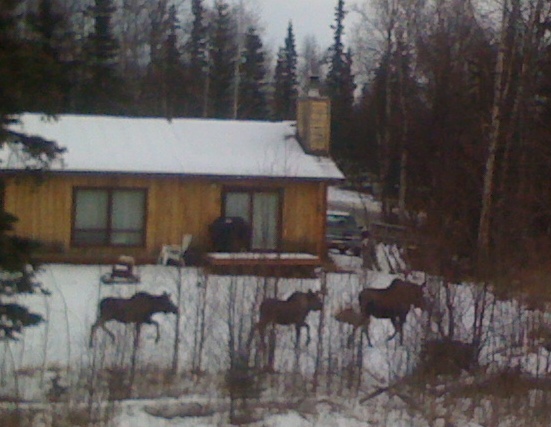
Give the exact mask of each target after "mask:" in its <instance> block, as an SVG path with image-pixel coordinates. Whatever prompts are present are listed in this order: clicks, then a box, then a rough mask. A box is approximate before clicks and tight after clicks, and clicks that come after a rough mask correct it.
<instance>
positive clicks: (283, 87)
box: [273, 22, 298, 120]
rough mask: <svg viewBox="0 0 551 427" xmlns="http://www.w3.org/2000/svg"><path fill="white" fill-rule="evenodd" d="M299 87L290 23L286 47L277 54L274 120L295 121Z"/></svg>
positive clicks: (290, 24) (293, 37) (293, 38)
mask: <svg viewBox="0 0 551 427" xmlns="http://www.w3.org/2000/svg"><path fill="white" fill-rule="evenodd" d="M297 87H298V83H297V51H296V46H295V35H294V33H293V24H292V23H291V22H289V26H288V27H287V36H286V38H285V46H284V47H282V48H280V49H279V52H278V54H277V64H276V69H275V75H274V99H273V115H274V119H276V120H293V119H295V118H296V102H297V96H298V89H297Z"/></svg>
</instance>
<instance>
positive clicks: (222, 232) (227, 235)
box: [209, 216, 251, 252]
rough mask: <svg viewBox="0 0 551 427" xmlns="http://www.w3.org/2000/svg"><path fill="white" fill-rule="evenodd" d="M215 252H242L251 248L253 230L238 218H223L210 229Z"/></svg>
mask: <svg viewBox="0 0 551 427" xmlns="http://www.w3.org/2000/svg"><path fill="white" fill-rule="evenodd" d="M209 232H210V238H211V242H212V247H213V249H214V252H242V251H248V250H250V247H251V228H250V226H249V224H248V223H247V221H245V220H244V219H243V218H241V217H238V216H221V217H219V218H217V219H216V220H215V221H214V222H213V223H212V224H211V225H210V227H209Z"/></svg>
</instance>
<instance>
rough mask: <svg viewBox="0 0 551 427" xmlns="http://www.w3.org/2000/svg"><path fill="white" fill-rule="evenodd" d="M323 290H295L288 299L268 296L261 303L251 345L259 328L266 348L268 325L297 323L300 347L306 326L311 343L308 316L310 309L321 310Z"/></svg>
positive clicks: (308, 339)
mask: <svg viewBox="0 0 551 427" xmlns="http://www.w3.org/2000/svg"><path fill="white" fill-rule="evenodd" d="M320 294H321V292H319V291H318V292H312V290H308V292H299V291H297V292H294V293H293V294H292V295H291V296H290V297H289V298H287V299H286V300H279V299H276V298H267V299H265V300H264V301H262V303H261V304H260V319H259V320H258V323H257V324H256V325H255V327H254V328H253V329H252V331H251V335H250V337H249V341H248V344H249V345H250V343H251V341H252V339H253V335H254V331H255V330H258V332H259V335H260V343H261V346H262V348H263V349H264V348H265V343H264V336H265V332H266V327H267V326H268V325H270V324H277V325H295V330H296V342H295V347H296V348H298V345H299V343H300V330H301V329H302V328H306V332H307V334H308V335H307V339H306V345H308V344H309V343H310V326H309V325H308V323H306V317H307V316H308V313H310V311H320V310H321V309H322V307H323V301H322V298H321V296H320Z"/></svg>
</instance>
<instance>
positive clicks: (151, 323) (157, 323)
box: [147, 319, 161, 344]
mask: <svg viewBox="0 0 551 427" xmlns="http://www.w3.org/2000/svg"><path fill="white" fill-rule="evenodd" d="M147 323H149V324H150V325H155V328H156V329H157V336H156V337H155V344H156V343H158V342H159V340H160V339H161V333H160V332H159V322H157V321H155V320H153V319H150V320H149V322H147Z"/></svg>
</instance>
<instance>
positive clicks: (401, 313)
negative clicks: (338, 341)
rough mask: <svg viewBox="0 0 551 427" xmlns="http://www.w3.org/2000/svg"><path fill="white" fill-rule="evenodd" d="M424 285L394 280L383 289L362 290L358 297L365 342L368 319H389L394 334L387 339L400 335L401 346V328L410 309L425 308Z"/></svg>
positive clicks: (367, 332) (369, 342) (401, 342)
mask: <svg viewBox="0 0 551 427" xmlns="http://www.w3.org/2000/svg"><path fill="white" fill-rule="evenodd" d="M425 286H426V285H425V284H423V285H417V284H415V283H411V282H408V281H406V280H402V279H394V280H393V281H392V283H391V284H390V285H389V287H388V288H385V289H368V288H366V289H363V290H362V291H361V292H360V295H359V297H358V299H359V303H360V311H361V313H362V315H363V317H364V319H365V326H364V331H365V333H366V335H367V342H368V344H369V345H370V346H371V345H372V344H371V340H370V338H369V320H370V317H371V316H373V317H376V318H378V319H390V321H391V322H392V326H394V333H393V334H392V335H391V336H390V337H389V338H388V339H389V340H391V339H392V338H394V337H395V336H396V334H400V344H403V327H404V323H406V317H407V315H408V313H409V310H410V309H411V307H412V306H413V307H418V308H420V309H424V308H425V298H424V288H425Z"/></svg>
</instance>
